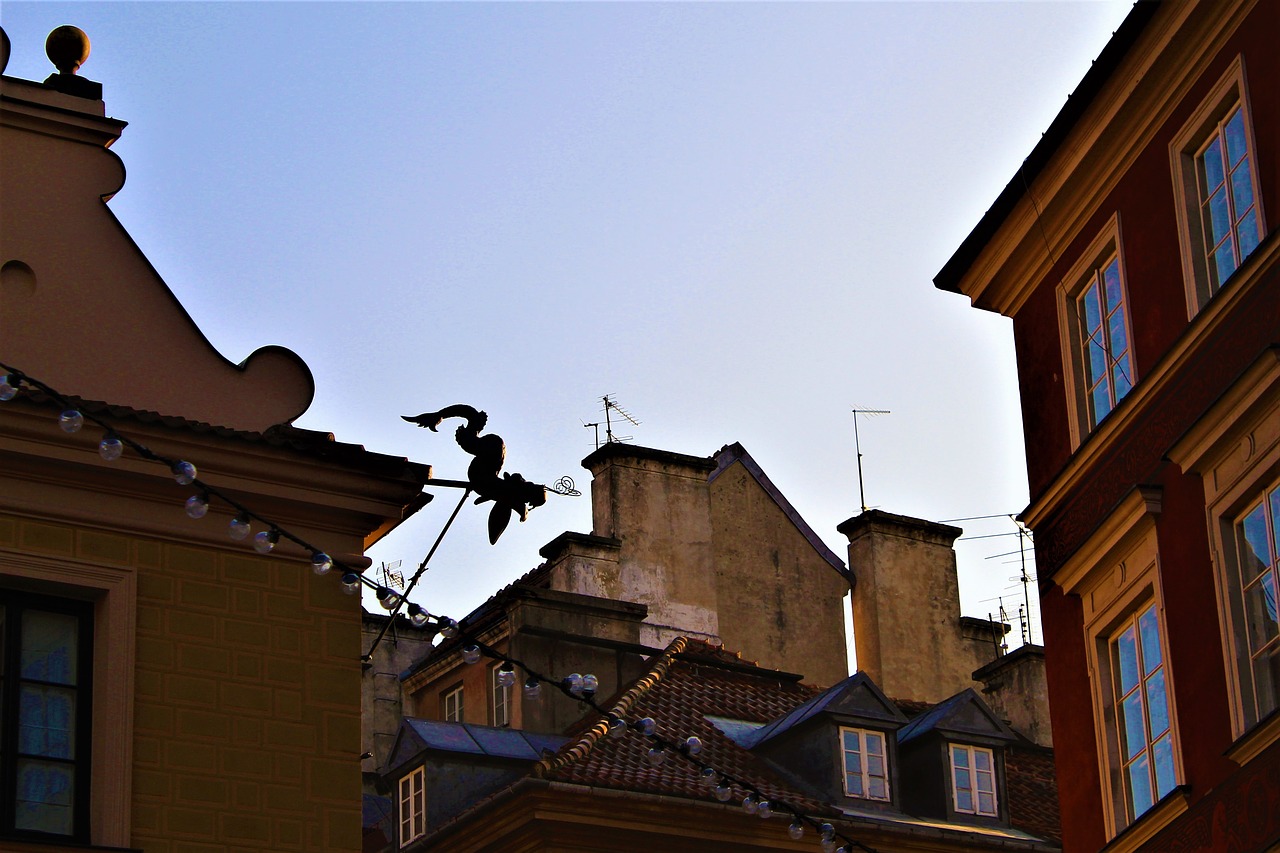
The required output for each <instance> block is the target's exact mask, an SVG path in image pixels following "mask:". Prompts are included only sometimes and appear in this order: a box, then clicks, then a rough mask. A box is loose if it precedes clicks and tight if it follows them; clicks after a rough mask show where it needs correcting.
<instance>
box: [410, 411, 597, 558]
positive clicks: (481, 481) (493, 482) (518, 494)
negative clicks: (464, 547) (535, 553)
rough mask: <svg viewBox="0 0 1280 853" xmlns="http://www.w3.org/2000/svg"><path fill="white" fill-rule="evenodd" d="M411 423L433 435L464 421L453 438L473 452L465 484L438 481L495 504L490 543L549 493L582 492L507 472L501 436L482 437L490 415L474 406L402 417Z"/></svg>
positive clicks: (569, 483) (562, 482)
mask: <svg viewBox="0 0 1280 853" xmlns="http://www.w3.org/2000/svg"><path fill="white" fill-rule="evenodd" d="M401 417H403V418H404V420H406V421H408V422H409V423H411V424H417V425H418V426H420V427H425V428H427V429H429V430H431V431H432V432H436V431H437V428H438V427H439V426H440V424H442V423H443V422H444V421H446V420H448V419H449V418H462V419H463V420H465V421H466V423H465V424H463V425H462V426H460V427H458V428H457V429H456V430H454V433H453V435H454V438H456V439H457V441H458V446H459V447H461V448H462V449H463V450H465V451H466V452H467V453H470V454H471V455H472V456H473V457H474V458H473V459H472V460H471V464H470V465H468V466H467V480H466V482H465V483H458V482H452V481H448V480H435V481H433V482H434V483H436V484H437V485H451V486H464V487H465V488H467V489H470V490H471V491H473V492H475V493H476V495H477V497H476V503H477V504H482V503H486V502H490V501H492V503H493V509H491V510H490V511H489V544H491V545H492V544H496V543H497V541H498V537H499V536H501V535H502V531H504V530H506V529H507V525H508V524H510V523H511V517H512V516H513V515H517V516H519V517H520V520H521V521H525V520H526V519H528V517H529V512H530V511H531V510H532V509H534V508H535V507H540V506H542V505H543V504H544V503H546V502H547V492H553V493H555V494H558V495H569V496H574V497H576V496H578V495H580V494H581V492H579V491H577V490H576V489H575V488H574V487H573V480H571V479H570V478H569V477H561V478H560V479H559V480H557V481H556V484H555V485H554V486H544V485H542V484H541V483H533V482H530V481H528V480H526V479H525V478H524V477H523V476H522V475H520V474H512V473H508V472H504V471H503V470H502V465H503V463H504V462H505V461H506V458H507V446H506V444H505V443H503V441H502V436H500V435H497V434H496V433H489V434H488V435H481V434H480V431H481V430H483V429H484V428H485V424H487V423H488V422H489V416H488V415H487V414H485V413H484V412H482V411H480V410H479V409H476V408H475V407H473V406H468V405H466V404H464V403H458V404H456V405H453V406H446V407H445V408H443V409H441V410H440V411H438V412H423V413H422V414H420V415H402V416H401Z"/></svg>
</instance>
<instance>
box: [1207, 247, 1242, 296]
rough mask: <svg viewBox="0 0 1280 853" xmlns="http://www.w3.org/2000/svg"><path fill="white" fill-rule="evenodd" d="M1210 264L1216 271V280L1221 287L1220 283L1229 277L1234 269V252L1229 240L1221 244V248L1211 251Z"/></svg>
mask: <svg viewBox="0 0 1280 853" xmlns="http://www.w3.org/2000/svg"><path fill="white" fill-rule="evenodd" d="M1212 266H1213V268H1214V270H1215V271H1216V273H1217V276H1216V281H1217V283H1218V286H1219V287H1221V286H1222V283H1223V282H1224V281H1226V280H1227V279H1229V278H1231V274H1232V273H1233V272H1235V271H1236V253H1235V250H1233V249H1232V248H1231V242H1230V241H1227V242H1226V243H1223V244H1222V248H1220V249H1218V251H1216V252H1214V253H1213V261H1212Z"/></svg>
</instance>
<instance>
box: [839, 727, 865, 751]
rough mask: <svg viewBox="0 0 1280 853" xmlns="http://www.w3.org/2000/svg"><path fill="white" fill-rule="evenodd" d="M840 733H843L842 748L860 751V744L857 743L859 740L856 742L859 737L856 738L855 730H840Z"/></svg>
mask: <svg viewBox="0 0 1280 853" xmlns="http://www.w3.org/2000/svg"><path fill="white" fill-rule="evenodd" d="M842 734H843V735H844V748H845V749H847V750H849V751H850V752H861V751H862V750H861V749H860V746H861V745H860V744H859V742H858V741H859V738H858V733H857V732H851V731H845V732H842Z"/></svg>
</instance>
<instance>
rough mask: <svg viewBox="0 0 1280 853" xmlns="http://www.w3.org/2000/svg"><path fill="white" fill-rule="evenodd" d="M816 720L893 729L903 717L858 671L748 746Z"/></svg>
mask: <svg viewBox="0 0 1280 853" xmlns="http://www.w3.org/2000/svg"><path fill="white" fill-rule="evenodd" d="M819 717H827V718H828V719H830V721H831V722H833V723H835V724H848V723H862V724H866V723H873V724H880V725H882V726H884V727H886V728H892V729H896V728H898V727H900V726H903V725H906V724H907V717H906V715H905V714H903V713H902V711H900V710H898V706H897V705H895V704H894V703H893V701H892V700H890V699H889V698H888V697H887V696H885V695H884V693H882V692H881V690H880V688H879V687H877V686H876V684H875V682H874V681H872V680H871V679H870V678H869V677H868V676H867V675H866V674H865V673H862V672H858V673H854V674H853V675H851V676H849V677H848V678H846V679H845V680H844V681H841V682H840V683H839V684H836V685H833V686H831V687H828V688H827V689H826V690H824V691H822V692H821V693H819V694H818V695H817V696H815V697H813V698H812V699H810V700H809V701H808V702H805V703H804V704H803V705H800V706H799V707H797V708H796V709H794V710H793V711H791V712H790V713H788V714H786V715H785V716H782V717H779V718H778V719H776V720H774V721H773V722H771V723H769V724H768V725H766V726H765V727H764V728H762V729H760V730H759V731H757V732H756V733H755V737H754V738H753V742H752V744H751V745H752V746H753V747H754V746H760V745H762V744H764V743H766V742H768V741H770V740H773V739H775V738H779V737H783V736H784V735H786V734H787V733H788V732H790V731H792V730H794V729H797V728H799V727H800V726H802V725H804V724H805V723H807V722H809V721H810V720H813V719H815V718H819Z"/></svg>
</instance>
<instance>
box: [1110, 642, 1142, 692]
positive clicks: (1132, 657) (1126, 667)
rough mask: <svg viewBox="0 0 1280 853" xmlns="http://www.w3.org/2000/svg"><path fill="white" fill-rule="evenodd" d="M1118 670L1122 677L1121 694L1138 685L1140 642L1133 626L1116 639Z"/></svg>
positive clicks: (1119, 675) (1120, 677)
mask: <svg viewBox="0 0 1280 853" xmlns="http://www.w3.org/2000/svg"><path fill="white" fill-rule="evenodd" d="M1115 655H1116V663H1117V666H1116V672H1117V674H1118V677H1119V679H1120V689H1119V690H1118V691H1117V692H1118V693H1120V694H1121V695H1124V694H1125V693H1128V692H1129V691H1130V690H1132V689H1133V688H1134V687H1137V686H1138V644H1137V636H1136V634H1135V632H1134V629H1133V628H1132V627H1130V628H1128V629H1127V630H1126V631H1125V632H1124V633H1123V634H1121V635H1120V636H1119V637H1118V638H1117V639H1116V644H1115Z"/></svg>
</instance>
